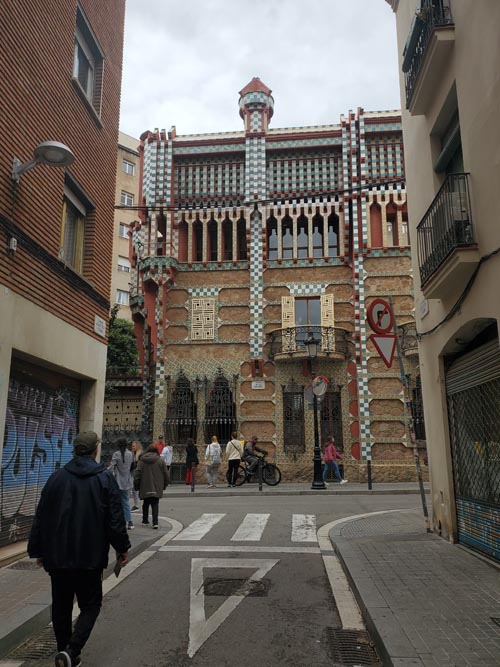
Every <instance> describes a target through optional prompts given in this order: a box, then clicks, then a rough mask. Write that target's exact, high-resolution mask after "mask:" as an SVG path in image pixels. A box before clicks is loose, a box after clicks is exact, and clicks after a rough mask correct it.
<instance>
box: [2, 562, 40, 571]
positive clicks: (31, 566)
mask: <svg viewBox="0 0 500 667" xmlns="http://www.w3.org/2000/svg"><path fill="white" fill-rule="evenodd" d="M7 569H8V570H39V569H40V568H39V567H38V565H37V564H36V560H18V561H16V562H15V563H12V565H8V566H7Z"/></svg>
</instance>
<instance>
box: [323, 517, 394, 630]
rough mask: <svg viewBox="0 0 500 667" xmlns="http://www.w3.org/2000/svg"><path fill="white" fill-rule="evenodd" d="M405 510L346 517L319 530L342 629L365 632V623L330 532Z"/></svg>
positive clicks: (325, 564)
mask: <svg viewBox="0 0 500 667" xmlns="http://www.w3.org/2000/svg"><path fill="white" fill-rule="evenodd" d="M402 511H405V510H385V511H382V512H367V513H365V514H355V515H353V516H346V517H344V518H343V519H337V520H336V521H331V522H330V523H327V524H325V525H324V526H321V528H320V529H319V530H318V542H319V547H320V549H321V552H322V554H323V564H324V566H325V570H326V573H327V575H328V580H329V582H330V586H331V589H332V592H333V597H334V598H335V602H336V604H337V609H338V610H339V615H340V620H341V622H342V628H343V629H345V630H347V629H349V630H364V629H365V623H364V621H363V617H362V616H361V612H360V611H359V607H358V604H357V602H356V599H355V597H354V594H353V592H352V590H351V587H350V586H349V582H348V580H347V577H346V575H345V573H344V570H343V569H342V565H341V563H340V560H339V558H338V556H337V554H336V553H335V551H334V548H333V545H332V543H331V541H330V537H329V535H330V531H331V530H332V528H334V527H335V526H338V525H340V524H342V523H347V522H348V521H355V520H356V519H364V518H365V517H371V516H376V515H377V514H387V513H389V512H402Z"/></svg>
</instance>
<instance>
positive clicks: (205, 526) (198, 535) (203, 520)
mask: <svg viewBox="0 0 500 667" xmlns="http://www.w3.org/2000/svg"><path fill="white" fill-rule="evenodd" d="M225 516H226V515H225V514H202V515H201V516H200V518H199V519H196V521H193V523H191V524H190V525H189V526H188V527H187V528H185V529H184V530H183V531H182V532H181V533H179V534H178V535H176V536H175V537H174V540H192V541H194V542H197V541H198V540H201V539H202V537H204V536H205V535H206V534H207V533H208V532H209V530H211V529H212V528H213V527H214V526H215V524H217V523H219V521H220V520H221V519H223V518H224V517H225Z"/></svg>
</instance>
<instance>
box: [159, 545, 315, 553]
mask: <svg viewBox="0 0 500 667" xmlns="http://www.w3.org/2000/svg"><path fill="white" fill-rule="evenodd" d="M149 548H150V549H154V545H153V546H151V547H149ZM154 550H155V551H180V552H182V551H183V552H186V553H191V552H193V553H194V552H195V551H196V552H205V553H206V552H212V551H213V552H221V551H222V552H226V553H252V554H253V553H255V554H266V553H270V554H274V553H277V554H281V553H283V554H317V555H320V554H321V550H320V549H319V547H254V546H252V547H251V546H246V545H241V546H236V545H234V547H233V546H228V547H225V546H224V547H222V546H217V547H210V546H208V545H201V544H200V545H198V544H197V545H196V546H194V545H193V546H191V545H189V546H188V545H186V544H169V545H168V546H167V547H160V548H159V549H154Z"/></svg>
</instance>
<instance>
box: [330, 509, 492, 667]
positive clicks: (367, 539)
mask: <svg viewBox="0 0 500 667" xmlns="http://www.w3.org/2000/svg"><path fill="white" fill-rule="evenodd" d="M330 539H331V541H332V542H333V544H334V546H335V550H336V552H337V554H338V556H339V558H340V559H341V561H342V564H343V566H344V569H345V571H346V572H347V576H348V578H349V579H350V582H351V585H352V588H353V591H354V594H355V595H356V597H357V600H358V604H359V605H360V608H361V612H362V614H363V617H364V619H365V622H366V624H367V629H368V631H369V632H370V634H371V636H372V638H373V639H374V641H375V642H376V644H377V648H378V649H379V652H380V654H381V655H382V656H383V658H384V665H388V666H394V667H424V666H425V667H458V666H460V667H462V666H463V667H480V666H481V667H483V666H484V667H486V666H488V667H498V666H499V665H500V567H496V566H495V565H490V564H489V562H487V561H486V560H483V559H481V558H478V557H476V556H475V555H473V554H472V553H471V552H469V551H467V550H465V549H463V548H462V547H459V546H457V545H454V544H449V543H448V542H446V541H445V540H443V539H442V538H440V537H438V536H436V535H433V534H427V533H426V532H425V529H424V528H423V521H422V515H421V512H417V511H410V510H408V511H404V512H394V513H384V514H380V515H377V516H374V517H371V518H370V517H367V518H362V519H358V520H355V521H351V522H349V523H345V524H341V525H339V526H337V527H335V528H333V529H332V531H331V532H330ZM493 619H495V620H493Z"/></svg>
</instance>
